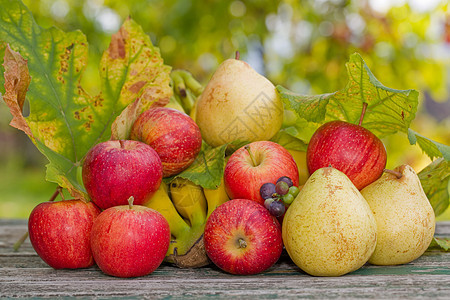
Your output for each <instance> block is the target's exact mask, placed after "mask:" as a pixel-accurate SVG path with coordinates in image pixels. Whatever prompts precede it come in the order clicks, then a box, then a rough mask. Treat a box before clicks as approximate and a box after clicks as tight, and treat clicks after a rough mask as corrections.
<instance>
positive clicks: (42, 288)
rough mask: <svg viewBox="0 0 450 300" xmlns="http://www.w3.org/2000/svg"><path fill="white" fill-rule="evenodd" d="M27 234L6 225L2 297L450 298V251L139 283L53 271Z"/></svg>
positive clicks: (442, 229)
mask: <svg viewBox="0 0 450 300" xmlns="http://www.w3.org/2000/svg"><path fill="white" fill-rule="evenodd" d="M25 231H26V220H0V297H6V298H11V297H58V298H59V297H80V298H81V297H82V298H91V297H95V298H112V297H121V298H122V297H127V298H151V299H155V298H189V297H190V298H196V299H197V298H209V297H214V298H230V297H236V298H239V299H273V298H283V299H286V298H321V299H328V298H345V299H347V298H375V299H380V298H387V299H393V298H408V299H409V298H427V299H428V298H434V299H436V298H438V299H439V298H442V299H450V253H448V252H447V253H445V252H440V251H435V250H432V251H427V252H426V253H425V254H424V255H423V256H422V257H421V258H419V259H417V260H416V261H414V262H412V263H409V264H406V265H401V266H390V267H379V266H371V265H365V266H364V267H362V268H361V269H359V270H358V271H355V272H353V273H351V274H347V275H345V276H342V277H334V278H331V277H327V278H324V277H312V276H309V275H307V274H305V273H303V272H302V271H301V270H300V269H299V268H297V267H296V266H295V265H294V264H293V263H292V262H291V261H290V259H289V257H288V256H287V255H286V254H283V256H282V257H281V258H280V261H279V262H278V263H277V264H276V265H275V266H274V267H272V268H271V269H269V270H268V271H266V272H264V273H263V274H259V275H253V276H234V275H230V274H226V273H223V272H222V271H220V270H219V269H217V268H216V267H214V266H208V267H204V268H200V269H179V268H176V267H173V266H171V265H166V264H164V265H162V266H160V267H159V268H158V269H157V270H156V271H155V272H153V273H152V274H150V275H148V276H145V277H139V278H134V279H121V278H114V277H110V276H107V275H104V274H103V273H102V272H101V271H100V270H99V269H98V268H97V267H92V268H89V269H80V270H53V269H52V268H50V267H48V266H47V265H46V264H45V263H44V262H43V261H42V260H41V259H40V258H39V257H38V256H37V254H36V252H35V251H34V250H33V248H32V247H31V244H30V242H29V240H27V241H26V242H25V243H24V244H23V246H22V247H21V249H20V250H19V252H14V251H13V250H12V245H13V244H14V242H16V241H17V240H18V239H19V238H20V236H22V235H23V234H24V233H25ZM436 235H438V236H450V222H445V223H439V224H438V225H437V229H436Z"/></svg>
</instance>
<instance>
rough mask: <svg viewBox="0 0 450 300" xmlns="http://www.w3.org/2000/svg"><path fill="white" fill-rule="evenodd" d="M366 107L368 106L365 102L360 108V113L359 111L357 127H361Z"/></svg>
mask: <svg viewBox="0 0 450 300" xmlns="http://www.w3.org/2000/svg"><path fill="white" fill-rule="evenodd" d="M368 105H369V104H367V102H364V103H363V108H362V111H361V116H360V117H359V123H358V125H359V126H361V125H362V122H363V119H364V115H365V114H366V109H367V106H368Z"/></svg>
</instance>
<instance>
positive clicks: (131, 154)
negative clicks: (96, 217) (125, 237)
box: [82, 140, 162, 209]
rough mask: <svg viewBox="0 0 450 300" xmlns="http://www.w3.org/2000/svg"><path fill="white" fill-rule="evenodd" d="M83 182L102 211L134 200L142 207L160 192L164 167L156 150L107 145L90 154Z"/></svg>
mask: <svg viewBox="0 0 450 300" xmlns="http://www.w3.org/2000/svg"><path fill="white" fill-rule="evenodd" d="M82 178H83V183H84V186H85V188H86V191H87V193H88V195H89V197H91V199H92V201H94V203H95V204H97V205H98V206H99V207H100V208H101V209H106V208H109V207H111V206H116V205H125V204H127V203H128V198H130V197H131V196H133V197H134V203H135V204H138V205H140V204H144V203H145V202H147V201H148V200H149V199H150V198H151V196H153V194H154V193H155V192H156V191H157V190H158V188H159V185H160V184H161V180H162V165H161V160H160V158H159V156H158V154H157V153H156V152H155V150H153V149H152V147H150V146H149V145H147V144H145V143H142V142H139V141H131V140H120V141H107V142H103V143H100V144H97V145H95V146H94V147H92V148H91V149H90V150H89V151H88V153H87V154H86V158H85V160H84V163H83V172H82Z"/></svg>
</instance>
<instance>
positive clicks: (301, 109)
mask: <svg viewBox="0 0 450 300" xmlns="http://www.w3.org/2000/svg"><path fill="white" fill-rule="evenodd" d="M346 67H347V74H348V77H349V80H348V83H347V85H346V87H345V88H344V89H342V90H339V91H337V92H334V93H328V94H322V95H315V96H307V95H300V94H295V93H293V92H290V91H288V90H287V89H285V88H283V87H281V86H278V87H277V90H278V92H279V94H280V96H281V98H282V99H283V101H284V104H285V107H286V109H290V110H293V111H294V112H295V113H296V114H297V115H298V117H299V118H302V119H304V120H306V121H307V122H314V123H319V124H322V123H326V122H328V121H332V120H343V121H347V122H350V123H354V124H358V123H359V119H360V116H361V112H362V108H363V103H367V105H368V106H367V110H366V113H365V115H364V119H363V122H362V126H364V127H365V128H367V129H369V130H370V131H372V132H373V133H374V134H375V135H377V136H379V137H383V136H386V135H389V134H393V133H396V132H398V131H401V132H405V133H407V131H408V128H409V125H410V123H411V121H412V120H413V119H414V117H415V114H416V111H417V105H418V92H417V91H415V90H396V89H392V88H388V87H385V86H384V85H382V84H381V83H380V82H379V81H378V80H377V79H376V78H375V76H374V75H373V74H372V72H371V71H370V69H369V67H368V66H367V65H366V63H365V62H364V60H363V59H362V57H361V56H360V55H359V54H356V53H355V54H353V55H351V56H350V60H349V62H347V64H346ZM305 142H308V141H305Z"/></svg>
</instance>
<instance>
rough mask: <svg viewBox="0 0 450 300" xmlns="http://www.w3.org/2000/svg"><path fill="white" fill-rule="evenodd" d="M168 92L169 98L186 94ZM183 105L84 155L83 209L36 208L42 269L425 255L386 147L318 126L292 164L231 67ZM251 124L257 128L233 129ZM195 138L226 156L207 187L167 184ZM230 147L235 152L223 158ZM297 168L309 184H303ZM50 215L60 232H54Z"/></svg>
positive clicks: (194, 155) (178, 181)
mask: <svg viewBox="0 0 450 300" xmlns="http://www.w3.org/2000/svg"><path fill="white" fill-rule="evenodd" d="M236 70H238V72H237V73H238V77H239V78H235V76H236V75H235V72H236ZM176 72H177V71H176ZM182 72H183V73H182V74H184V76H187V75H186V73H185V72H184V71H182ZM174 75H175V77H177V76H179V73H174ZM176 81H177V82H178V83H177V84H178V85H175V87H176V88H175V96H174V97H178V99H180V98H182V97H186V96H185V95H186V94H185V92H182V93H181V94H179V93H177V90H178V92H179V91H180V88H179V85H180V79H179V78H178V79H177V80H176ZM190 81H191V84H190V85H189V84H186V82H184V81H181V82H182V83H184V84H183V85H182V86H183V88H188V87H189V86H191V87H192V86H194V87H196V86H198V83H194V84H192V82H193V78H190ZM219 82H220V85H219ZM255 82H256V83H255ZM249 85H251V86H252V88H250V86H249ZM255 85H256V86H255ZM177 88H178V89H177ZM197 90H198V88H197ZM236 93H237V94H236ZM236 95H239V97H237V98H236ZM260 97H263V99H262V100H261V99H260ZM260 101H262V102H260ZM186 103H191V102H186V101H178V100H177V98H175V101H172V102H171V103H169V107H152V108H150V109H148V110H146V111H145V112H143V113H142V114H140V115H139V116H138V117H137V118H136V120H135V121H134V123H133V125H132V127H131V132H130V139H127V140H110V141H106V142H102V143H98V144H97V145H95V146H94V147H92V148H91V149H90V150H89V152H88V153H87V155H86V157H85V159H84V163H83V168H82V180H83V183H84V186H85V188H86V191H87V193H88V195H89V197H90V200H91V202H88V203H86V202H84V201H81V200H72V201H61V202H53V203H52V202H47V203H42V204H40V205H38V206H37V207H36V208H35V209H34V210H33V212H32V213H31V216H30V221H29V232H30V239H31V242H32V244H33V247H34V248H35V249H36V252H37V253H38V254H39V255H40V256H41V257H42V259H43V260H44V261H45V262H47V263H48V264H49V265H50V266H52V267H54V268H83V267H89V266H91V265H93V264H94V262H95V263H96V264H97V265H98V266H99V268H100V269H101V270H102V271H103V272H104V273H106V274H109V275H113V276H118V277H136V276H144V275H147V274H150V273H151V272H153V271H154V270H155V269H156V268H157V267H158V266H159V265H160V264H161V263H162V262H163V261H164V260H166V261H167V262H170V263H173V264H175V265H177V266H179V267H200V266H204V265H207V264H208V263H210V262H212V263H214V264H215V265H216V266H218V267H219V268H220V269H222V270H224V271H226V272H229V273H232V274H246V275H248V274H256V273H260V272H263V271H265V270H267V269H268V268H270V267H271V266H272V265H273V264H275V263H276V262H277V260H278V259H279V257H280V255H281V253H282V250H283V246H284V247H285V248H286V250H287V252H288V254H289V256H290V257H291V258H292V261H293V262H294V263H295V264H297V265H298V266H299V267H300V268H301V269H302V270H303V271H305V272H307V273H309V274H311V275H315V276H339V275H343V274H346V273H348V272H352V271H354V270H356V269H358V268H360V267H361V266H362V265H364V264H365V263H366V262H370V263H373V264H383V265H394V264H402V263H407V262H410V261H412V260H414V259H416V258H417V257H419V256H420V255H422V253H423V252H424V251H425V250H426V249H427V247H428V245H429V244H430V242H431V239H432V238H433V234H434V226H435V220H434V212H433V209H432V207H431V205H430V203H429V201H428V199H427V198H426V196H425V194H424V192H423V189H422V187H421V185H420V181H419V179H418V178H417V175H416V174H415V172H414V170H413V169H412V168H411V167H409V166H406V165H405V166H401V167H399V168H398V170H394V171H389V170H385V169H384V168H385V165H386V150H385V148H384V145H383V143H382V142H381V141H380V140H379V139H378V138H377V137H376V136H375V135H374V134H372V133H371V132H370V131H369V130H367V129H365V128H364V127H362V126H361V124H359V125H354V124H350V123H347V122H343V121H331V122H327V123H325V124H324V125H322V126H321V127H319V128H318V129H317V130H316V131H315V133H314V135H313V136H312V138H311V141H310V143H309V144H308V148H307V152H306V154H305V156H304V158H305V159H304V161H303V160H302V161H298V162H296V161H295V160H294V158H293V156H292V155H291V153H290V152H289V151H288V150H286V149H285V148H284V147H283V146H281V145H280V144H278V143H276V142H273V141H269V139H271V138H272V137H273V136H274V135H275V134H276V133H277V132H278V131H279V130H280V128H281V122H278V123H277V122H274V120H276V119H278V120H282V118H283V114H282V113H280V112H279V111H278V110H281V112H282V107H283V105H282V103H281V100H280V98H279V96H278V94H277V93H276V91H275V87H274V86H273V85H272V84H271V83H270V82H269V81H268V80H267V79H265V78H264V77H262V76H261V75H259V74H257V73H256V72H255V71H254V70H253V69H251V67H250V66H248V65H247V64H246V63H245V62H243V61H241V60H238V59H230V60H227V61H225V62H224V63H223V64H222V65H220V66H219V68H218V70H217V71H216V72H215V74H214V75H213V77H212V78H211V80H210V82H209V83H208V85H207V86H206V88H205V89H204V90H203V92H201V93H199V97H198V99H197V100H195V101H194V103H193V104H192V105H189V108H190V110H191V114H190V115H191V116H189V115H187V114H186V113H185V110H184V107H183V104H185V105H186ZM231 103H232V104H231ZM261 103H263V104H264V105H265V107H269V108H271V110H269V112H270V113H271V114H273V115H270V114H269V115H268V116H260V117H261V118H262V119H260V120H256V119H255V118H254V115H252V114H249V113H248V111H252V109H256V110H257V109H259V108H258V107H257V106H258V105H261ZM174 104H177V105H178V107H177V106H176V105H175V106H174ZM170 106H172V107H177V109H175V108H171V107H170ZM365 108H366V107H365V106H364V110H365ZM364 110H363V112H362V114H361V119H360V123H361V122H362V119H363V118H364ZM264 117H270V118H271V121H270V122H266V121H264V119H263V118H264ZM194 119H195V120H194ZM236 120H240V122H243V123H237V122H236ZM196 121H197V122H196ZM257 121H260V123H258V122H257ZM252 124H253V125H254V126H256V127H253V129H255V128H258V130H259V131H257V130H256V129H255V130H247V131H245V130H241V129H242V128H240V127H239V126H242V125H245V127H246V128H250V126H251V125H252ZM260 125H264V126H267V128H259V127H260ZM202 138H203V140H204V141H205V142H206V143H207V144H208V143H210V145H214V146H216V147H219V146H223V145H225V146H227V145H230V146H229V147H228V146H227V149H229V150H230V151H231V152H232V154H231V155H230V154H229V155H227V157H226V160H227V162H226V165H225V168H224V171H223V178H222V180H221V184H220V186H219V187H217V189H206V188H203V187H202V186H200V185H197V184H195V183H193V182H192V181H190V180H189V179H186V178H183V177H180V176H178V175H179V174H182V172H183V171H184V170H186V169H188V168H189V167H190V166H191V165H192V164H193V163H194V162H195V160H198V159H201V157H199V153H200V151H201V148H202ZM236 140H243V141H246V142H245V143H244V144H245V145H243V146H242V145H241V146H240V147H239V148H238V149H237V150H235V151H233V149H232V147H231V145H232V143H233V142H235V141H236ZM306 167H307V169H308V172H310V173H312V174H311V176H310V177H309V178H308V179H307V180H306V183H305V182H304V181H303V182H300V180H299V178H300V177H299V173H300V172H299V170H300V169H302V168H303V169H305V168H306ZM383 171H385V172H386V173H385V174H384V175H383ZM303 172H304V171H303ZM300 183H302V185H300ZM303 184H304V185H303ZM229 199H232V200H230V201H229ZM101 210H103V211H101ZM400 212H401V213H400ZM55 218H59V219H64V220H65V221H66V222H68V221H69V220H71V222H70V223H65V224H64V226H59V227H55V226H53V227H51V226H50V224H51V223H52V220H53V219H55ZM61 253H64V255H61Z"/></svg>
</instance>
